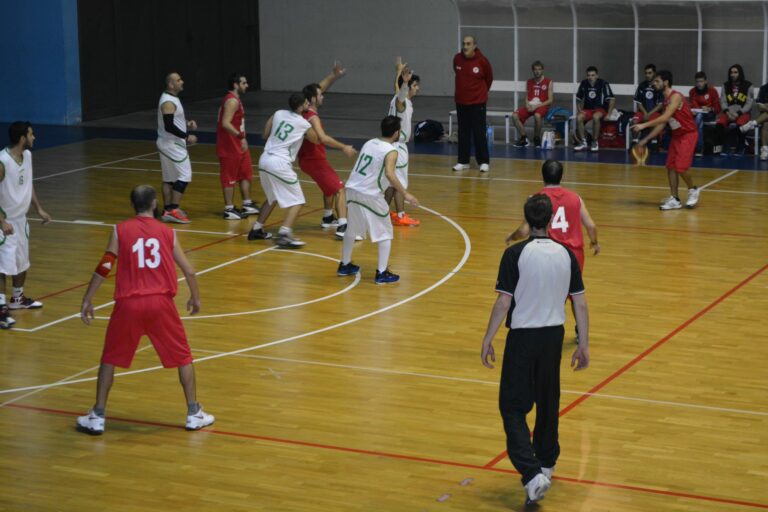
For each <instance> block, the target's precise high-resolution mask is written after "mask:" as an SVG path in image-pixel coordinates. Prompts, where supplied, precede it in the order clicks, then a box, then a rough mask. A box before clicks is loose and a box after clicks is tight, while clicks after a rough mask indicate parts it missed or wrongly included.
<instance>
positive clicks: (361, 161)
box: [352, 153, 373, 176]
mask: <svg viewBox="0 0 768 512" xmlns="http://www.w3.org/2000/svg"><path fill="white" fill-rule="evenodd" d="M372 161H373V157H372V156H371V155H366V154H365V153H361V154H360V158H358V159H357V165H356V166H355V169H354V170H353V171H352V172H359V173H360V174H362V175H363V176H365V175H366V174H365V168H366V167H368V166H369V165H371V162H372Z"/></svg>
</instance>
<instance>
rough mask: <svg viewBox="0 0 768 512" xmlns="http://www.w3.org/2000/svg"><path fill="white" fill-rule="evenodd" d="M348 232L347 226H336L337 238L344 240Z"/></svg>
mask: <svg viewBox="0 0 768 512" xmlns="http://www.w3.org/2000/svg"><path fill="white" fill-rule="evenodd" d="M346 232H347V225H346V224H339V225H338V226H336V236H337V237H338V238H344V233H346Z"/></svg>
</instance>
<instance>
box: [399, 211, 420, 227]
mask: <svg viewBox="0 0 768 512" xmlns="http://www.w3.org/2000/svg"><path fill="white" fill-rule="evenodd" d="M392 224H393V225H395V226H418V225H420V224H421V221H420V220H416V219H414V218H413V217H411V216H410V215H408V214H407V213H405V214H403V216H402V217H398V216H397V215H395V216H394V217H393V218H392Z"/></svg>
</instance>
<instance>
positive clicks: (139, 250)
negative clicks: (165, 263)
mask: <svg viewBox="0 0 768 512" xmlns="http://www.w3.org/2000/svg"><path fill="white" fill-rule="evenodd" d="M145 249H148V250H149V258H147V257H146V254H145V252H144V250H145ZM131 250H132V251H133V252H135V253H136V254H137V256H138V265H139V268H147V267H149V268H157V267H159V266H160V242H158V241H157V238H148V239H147V240H146V241H145V240H144V239H143V238H139V239H138V240H136V243H135V244H133V247H131Z"/></svg>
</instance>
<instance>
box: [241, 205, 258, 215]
mask: <svg viewBox="0 0 768 512" xmlns="http://www.w3.org/2000/svg"><path fill="white" fill-rule="evenodd" d="M260 212H261V210H260V209H259V207H258V206H256V203H248V204H245V203H243V207H242V208H240V215H242V217H243V218H245V217H247V216H249V215H258V214H259V213H260Z"/></svg>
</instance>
